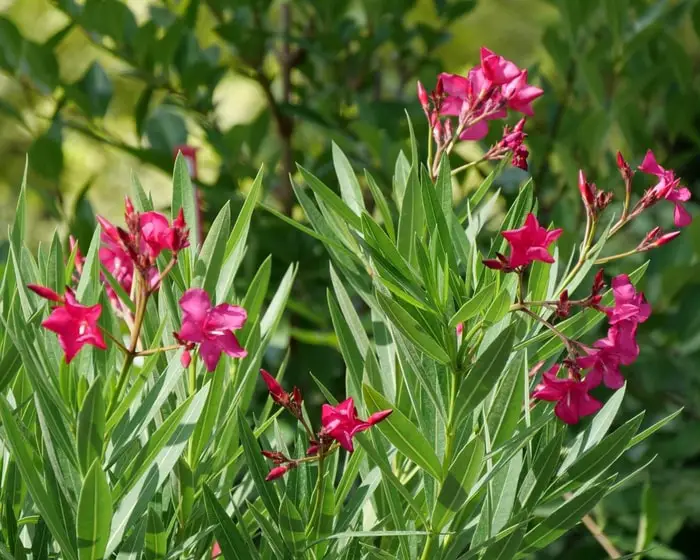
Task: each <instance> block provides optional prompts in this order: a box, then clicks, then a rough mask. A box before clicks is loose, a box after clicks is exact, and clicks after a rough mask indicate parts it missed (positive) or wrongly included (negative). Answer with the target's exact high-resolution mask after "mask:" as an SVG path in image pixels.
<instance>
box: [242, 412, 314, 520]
mask: <svg viewBox="0 0 700 560" xmlns="http://www.w3.org/2000/svg"><path fill="white" fill-rule="evenodd" d="M238 432H239V434H240V438H241V445H243V453H244V454H245V458H246V464H247V466H248V471H249V472H250V475H251V477H252V478H253V482H254V483H255V488H256V490H257V491H258V493H259V494H260V499H261V500H262V502H263V504H265V508H267V512H268V513H269V514H270V516H271V517H272V518H273V519H276V518H277V516H278V515H279V511H280V501H279V496H278V495H277V490H276V489H275V485H274V484H271V483H269V482H267V481H266V480H265V478H266V477H267V473H268V468H267V465H266V464H265V461H264V459H263V457H262V455H261V454H260V446H259V445H258V442H257V441H256V440H255V435H254V434H253V431H252V430H251V429H250V426H249V425H248V422H247V421H246V419H245V418H244V417H243V414H241V412H240V410H239V411H238ZM302 532H303V525H302Z"/></svg>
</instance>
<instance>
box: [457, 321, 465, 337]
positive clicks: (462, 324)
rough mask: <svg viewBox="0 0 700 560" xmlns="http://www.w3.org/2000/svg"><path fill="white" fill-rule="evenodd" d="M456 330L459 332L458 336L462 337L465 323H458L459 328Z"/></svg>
mask: <svg viewBox="0 0 700 560" xmlns="http://www.w3.org/2000/svg"><path fill="white" fill-rule="evenodd" d="M455 330H456V331H457V336H462V333H463V332H464V323H457V328H456V329H455Z"/></svg>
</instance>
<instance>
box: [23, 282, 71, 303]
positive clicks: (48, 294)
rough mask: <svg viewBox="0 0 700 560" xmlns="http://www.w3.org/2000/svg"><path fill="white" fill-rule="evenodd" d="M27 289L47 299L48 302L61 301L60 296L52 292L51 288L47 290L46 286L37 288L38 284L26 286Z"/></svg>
mask: <svg viewBox="0 0 700 560" xmlns="http://www.w3.org/2000/svg"><path fill="white" fill-rule="evenodd" d="M27 288H29V289H30V290H31V291H32V292H34V293H35V294H36V295H38V296H41V297H43V298H44V299H48V300H49V301H55V302H57V303H59V302H62V301H63V298H62V297H61V296H60V295H58V294H57V293H56V292H54V291H53V290H52V289H51V288H47V287H46V286H39V285H38V284H27Z"/></svg>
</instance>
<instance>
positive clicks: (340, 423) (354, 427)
mask: <svg viewBox="0 0 700 560" xmlns="http://www.w3.org/2000/svg"><path fill="white" fill-rule="evenodd" d="M392 412H393V411H392V410H382V411H379V412H375V413H374V414H372V415H371V416H370V417H369V418H367V420H360V419H359V418H358V417H357V410H356V409H355V403H354V401H353V399H352V397H350V398H348V399H345V400H344V401H343V402H341V403H340V404H339V405H337V406H331V405H329V404H324V405H323V407H322V408H321V424H322V425H323V429H322V434H323V435H326V436H329V437H331V438H333V439H334V440H336V441H337V442H338V443H339V444H340V445H341V447H342V448H343V449H345V450H347V451H350V452H352V451H353V449H354V447H353V443H352V438H353V436H354V435H355V434H358V433H360V432H363V431H365V430H368V429H369V428H371V427H372V426H374V425H375V424H377V423H378V422H381V421H382V420H384V419H385V418H386V417H387V416H389V414H391V413H392Z"/></svg>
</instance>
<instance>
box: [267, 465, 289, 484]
mask: <svg viewBox="0 0 700 560" xmlns="http://www.w3.org/2000/svg"><path fill="white" fill-rule="evenodd" d="M294 466H295V465H294V463H289V464H287V465H282V466H279V467H275V468H274V469H271V470H270V472H269V473H268V475H267V477H265V480H267V481H268V482H269V481H270V480H275V479H276V478H280V477H282V476H284V475H285V474H287V472H288V471H289V470H291V469H292V468H294Z"/></svg>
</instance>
